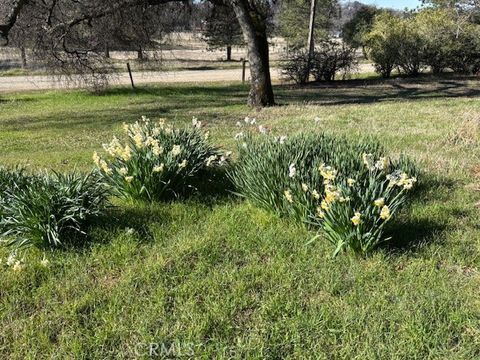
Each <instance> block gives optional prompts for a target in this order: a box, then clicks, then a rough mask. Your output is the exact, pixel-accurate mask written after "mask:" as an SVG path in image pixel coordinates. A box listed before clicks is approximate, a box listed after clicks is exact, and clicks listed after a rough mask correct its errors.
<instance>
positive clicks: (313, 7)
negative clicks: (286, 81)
mask: <svg viewBox="0 0 480 360" xmlns="http://www.w3.org/2000/svg"><path fill="white" fill-rule="evenodd" d="M316 11H317V0H311V3H310V27H309V29H308V41H307V47H308V65H307V82H308V80H309V78H310V68H311V67H312V60H313V55H314V53H315V13H316Z"/></svg>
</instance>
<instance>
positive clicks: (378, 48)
mask: <svg viewBox="0 0 480 360" xmlns="http://www.w3.org/2000/svg"><path fill="white" fill-rule="evenodd" d="M401 23H402V19H400V18H399V17H397V16H395V15H392V14H390V13H388V12H384V13H381V14H379V15H377V16H376V17H375V22H374V23H373V27H372V29H371V31H370V32H369V33H368V34H366V35H365V46H366V48H365V49H366V53H367V56H368V58H369V59H370V60H372V61H373V65H374V67H375V71H376V72H378V73H379V74H381V75H382V76H383V77H384V78H388V77H390V75H391V73H392V71H393V69H394V68H395V67H396V66H397V65H398V59H399V56H400V52H399V49H400V46H401V44H400V41H401V38H400V37H399V36H398V29H400V28H401Z"/></svg>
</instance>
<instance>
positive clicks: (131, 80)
mask: <svg viewBox="0 0 480 360" xmlns="http://www.w3.org/2000/svg"><path fill="white" fill-rule="evenodd" d="M127 69H128V75H130V82H131V84H132V89H135V84H134V83H133V76H132V69H130V63H128V62H127Z"/></svg>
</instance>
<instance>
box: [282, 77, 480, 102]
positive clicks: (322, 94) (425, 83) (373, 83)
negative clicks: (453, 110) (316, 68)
mask: <svg viewBox="0 0 480 360" xmlns="http://www.w3.org/2000/svg"><path fill="white" fill-rule="evenodd" d="M472 80H478V78H477V77H471V76H470V77H468V76H459V75H442V76H433V75H424V76H420V77H418V78H395V79H387V80H385V79H354V80H344V81H334V82H324V83H312V84H309V85H306V86H299V85H280V86H277V87H276V90H277V100H278V101H279V102H280V103H287V104H288V103H298V102H307V103H310V104H318V105H348V104H371V103H376V102H382V101H393V100H395V101H406V100H425V99H436V98H457V97H477V96H480V89H478V88H476V87H474V86H473V85H469V84H468V82H469V81H472Z"/></svg>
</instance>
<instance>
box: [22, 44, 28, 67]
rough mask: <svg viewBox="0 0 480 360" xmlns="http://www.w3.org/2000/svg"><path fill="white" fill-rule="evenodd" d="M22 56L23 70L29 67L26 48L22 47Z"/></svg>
mask: <svg viewBox="0 0 480 360" xmlns="http://www.w3.org/2000/svg"><path fill="white" fill-rule="evenodd" d="M20 56H21V58H22V68H24V69H25V68H26V67H27V54H26V53H25V48H24V47H23V46H22V47H20Z"/></svg>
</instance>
